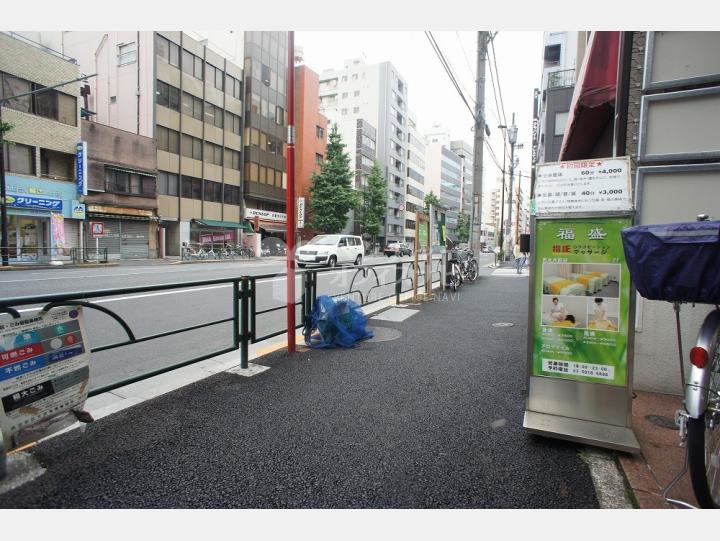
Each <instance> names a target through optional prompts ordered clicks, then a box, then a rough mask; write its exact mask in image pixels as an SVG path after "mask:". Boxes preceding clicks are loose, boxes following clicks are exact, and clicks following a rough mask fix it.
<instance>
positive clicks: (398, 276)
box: [395, 262, 403, 304]
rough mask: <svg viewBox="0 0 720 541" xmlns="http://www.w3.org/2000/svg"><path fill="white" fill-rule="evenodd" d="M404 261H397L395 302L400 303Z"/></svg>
mask: <svg viewBox="0 0 720 541" xmlns="http://www.w3.org/2000/svg"><path fill="white" fill-rule="evenodd" d="M402 265H403V264H402V263H400V262H398V263H395V304H400V293H401V292H402Z"/></svg>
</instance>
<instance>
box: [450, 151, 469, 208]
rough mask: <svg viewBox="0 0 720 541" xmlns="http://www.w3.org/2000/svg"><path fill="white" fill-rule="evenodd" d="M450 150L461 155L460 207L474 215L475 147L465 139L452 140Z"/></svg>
mask: <svg viewBox="0 0 720 541" xmlns="http://www.w3.org/2000/svg"><path fill="white" fill-rule="evenodd" d="M450 150H452V151H453V152H454V153H455V154H457V155H458V156H459V157H460V162H461V163H460V182H461V185H462V190H461V192H460V209H461V210H462V212H464V213H465V214H467V215H468V216H472V208H473V147H472V146H471V145H470V144H469V143H467V142H465V141H460V140H456V141H450Z"/></svg>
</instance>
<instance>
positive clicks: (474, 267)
mask: <svg viewBox="0 0 720 541" xmlns="http://www.w3.org/2000/svg"><path fill="white" fill-rule="evenodd" d="M477 277H478V264H477V261H471V262H470V267H469V268H468V280H470V281H471V282H474V281H475V280H476V279H477Z"/></svg>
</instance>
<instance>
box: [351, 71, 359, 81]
mask: <svg viewBox="0 0 720 541" xmlns="http://www.w3.org/2000/svg"><path fill="white" fill-rule="evenodd" d="M352 78H353V81H357V78H358V75H357V73H353V76H352Z"/></svg>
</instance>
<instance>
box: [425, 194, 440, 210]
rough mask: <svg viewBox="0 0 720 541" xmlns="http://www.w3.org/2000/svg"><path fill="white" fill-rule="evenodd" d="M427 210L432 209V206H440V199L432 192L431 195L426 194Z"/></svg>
mask: <svg viewBox="0 0 720 541" xmlns="http://www.w3.org/2000/svg"><path fill="white" fill-rule="evenodd" d="M424 201H425V210H429V209H430V205H439V204H440V198H439V197H438V196H437V195H435V194H434V193H433V191H432V190H430V193H427V194H425V200H424Z"/></svg>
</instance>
